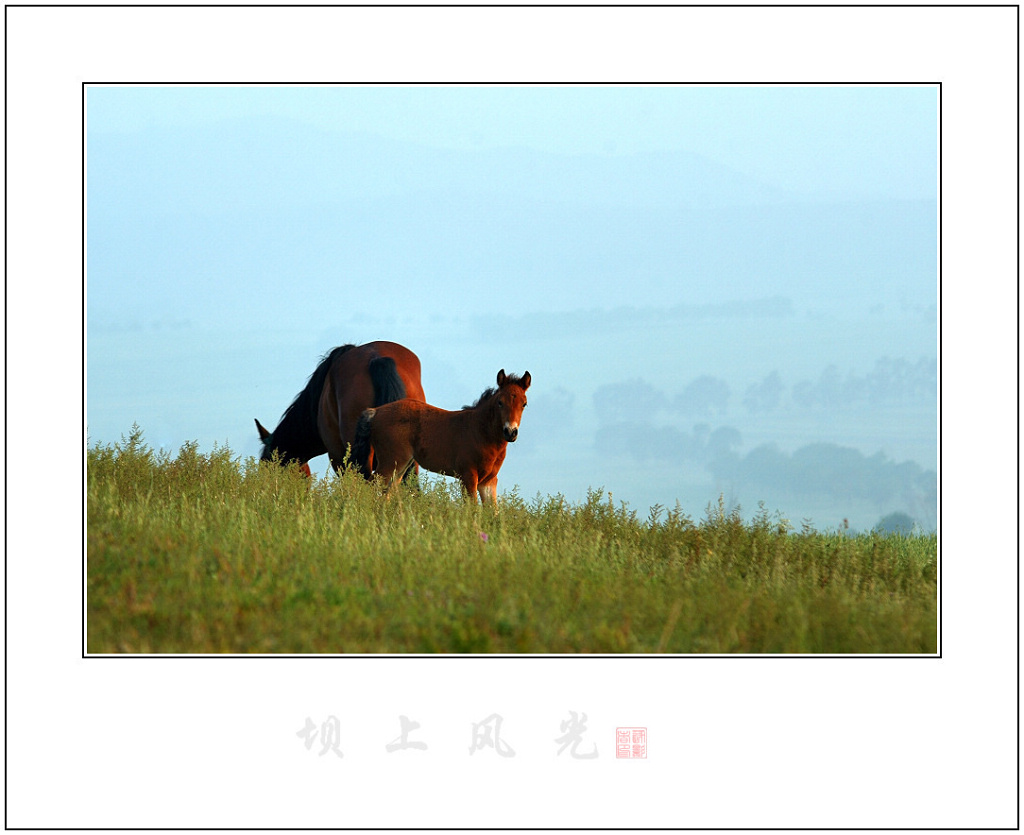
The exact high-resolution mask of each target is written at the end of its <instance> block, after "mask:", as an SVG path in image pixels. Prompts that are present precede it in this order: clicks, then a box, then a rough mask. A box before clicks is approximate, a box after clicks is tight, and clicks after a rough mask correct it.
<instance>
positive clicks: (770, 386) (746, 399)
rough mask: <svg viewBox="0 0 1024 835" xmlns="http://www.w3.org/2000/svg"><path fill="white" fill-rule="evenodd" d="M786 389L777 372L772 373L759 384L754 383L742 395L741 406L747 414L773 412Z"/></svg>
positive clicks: (780, 401)
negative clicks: (744, 407) (745, 409)
mask: <svg viewBox="0 0 1024 835" xmlns="http://www.w3.org/2000/svg"><path fill="white" fill-rule="evenodd" d="M785 391H786V387H785V386H784V385H783V384H782V377H781V376H779V372H778V371H773V372H771V374H769V375H768V376H766V377H765V378H764V379H763V380H762V381H761V382H760V383H754V384H753V385H751V386H749V387H748V388H747V393H746V394H745V395H743V405H744V406H746V407H747V411H748V412H752V413H756V412H774V411H775V410H776V409H777V408H779V405H780V404H781V403H782V395H783V394H784V393H785Z"/></svg>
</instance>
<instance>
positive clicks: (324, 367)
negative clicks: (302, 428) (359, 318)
mask: <svg viewBox="0 0 1024 835" xmlns="http://www.w3.org/2000/svg"><path fill="white" fill-rule="evenodd" d="M355 347H356V346H355V345H341V346H339V347H337V348H332V349H331V350H330V351H328V352H327V353H326V354H324V355H323V357H321V358H320V364H319V365H318V366H317V367H316V369H315V370H314V371H313V373H312V374H310V375H309V380H307V381H306V387H305V388H304V389H303V390H302V391H300V392H299V393H298V394H297V395H296V396H295V399H294V400H293V401H292V403H291V405H290V406H289V407H288V408H287V409H285V410H284V414H283V415H281V420H280V422H279V423H278V426H277V429H275V430H274V434H275V435H276V434H277V433H278V432H280V431H281V430H282V429H284V430H285V432H287V431H288V430H293V429H297V428H299V426H298V425H299V424H307V422H311V423H312V425H313V426H314V427H315V426H316V414H317V410H318V409H319V407H320V392H321V391H322V390H323V387H324V382H325V381H326V380H327V372H328V371H329V370H330V368H331V364H332V363H333V362H334V361H335V360H336V359H337V358H338V357H340V356H341V355H342V354H344V353H345V352H346V351H351V350H352V349H353V348H355Z"/></svg>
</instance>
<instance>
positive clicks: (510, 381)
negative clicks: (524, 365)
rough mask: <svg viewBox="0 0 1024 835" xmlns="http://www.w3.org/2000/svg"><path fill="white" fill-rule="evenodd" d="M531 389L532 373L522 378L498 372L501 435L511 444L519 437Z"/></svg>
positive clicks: (503, 371)
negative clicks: (527, 395) (520, 425)
mask: <svg viewBox="0 0 1024 835" xmlns="http://www.w3.org/2000/svg"><path fill="white" fill-rule="evenodd" d="M529 387H530V372H529V371H527V372H526V373H525V374H524V375H523V376H522V377H517V376H515V375H514V374H506V373H505V369H504V368H503V369H501V371H499V372H498V391H497V392H496V394H495V400H496V402H497V407H496V408H497V411H498V422H499V424H500V425H501V434H502V435H503V436H504V438H505V440H506V441H508V442H509V443H512V442H513V441H515V439H516V438H518V437H519V422H520V421H521V420H522V418H523V409H525V408H526V390H527V389H528V388H529Z"/></svg>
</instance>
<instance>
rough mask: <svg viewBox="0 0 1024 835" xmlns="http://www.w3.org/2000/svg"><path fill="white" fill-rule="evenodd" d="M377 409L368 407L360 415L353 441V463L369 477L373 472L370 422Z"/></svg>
mask: <svg viewBox="0 0 1024 835" xmlns="http://www.w3.org/2000/svg"><path fill="white" fill-rule="evenodd" d="M375 414H376V410H374V409H367V410H366V411H365V412H363V413H362V414H361V415H360V416H359V422H358V423H357V424H356V437H355V440H354V441H353V442H352V463H353V464H355V466H356V469H357V470H359V472H361V473H362V474H363V475H364V476H365V477H366V478H367V479H369V478H370V476H371V475H372V474H373V460H372V456H373V446H372V445H371V444H370V428H371V427H370V424H371V423H372V422H373V416H374V415H375Z"/></svg>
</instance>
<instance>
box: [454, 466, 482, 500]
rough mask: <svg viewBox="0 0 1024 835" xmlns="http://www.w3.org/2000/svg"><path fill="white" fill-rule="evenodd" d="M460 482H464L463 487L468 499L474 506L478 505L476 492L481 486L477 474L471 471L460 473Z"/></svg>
mask: <svg viewBox="0 0 1024 835" xmlns="http://www.w3.org/2000/svg"><path fill="white" fill-rule="evenodd" d="M459 480H460V481H461V482H462V486H463V487H465V488H466V496H467V497H468V499H469V500H470V501H471V502H473V504H476V502H477V498H476V492H477V486H478V484H479V482H478V477H477V474H476V472H475V471H473V470H470V471H469V472H465V473H460V474H459Z"/></svg>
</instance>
